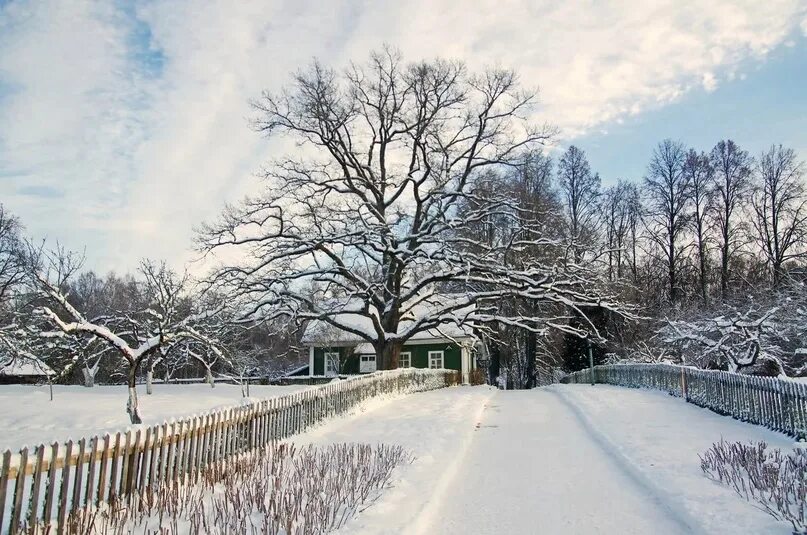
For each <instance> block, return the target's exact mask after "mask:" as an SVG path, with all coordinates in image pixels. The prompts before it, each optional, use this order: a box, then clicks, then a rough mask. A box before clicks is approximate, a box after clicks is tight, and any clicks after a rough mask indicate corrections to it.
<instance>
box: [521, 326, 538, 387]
mask: <svg viewBox="0 0 807 535" xmlns="http://www.w3.org/2000/svg"><path fill="white" fill-rule="evenodd" d="M537 347H538V335H537V334H535V332H533V331H527V340H526V342H525V344H524V353H525V355H524V358H525V359H526V360H525V362H524V376H525V377H524V388H526V389H530V388H534V387H535V351H536V348H537Z"/></svg>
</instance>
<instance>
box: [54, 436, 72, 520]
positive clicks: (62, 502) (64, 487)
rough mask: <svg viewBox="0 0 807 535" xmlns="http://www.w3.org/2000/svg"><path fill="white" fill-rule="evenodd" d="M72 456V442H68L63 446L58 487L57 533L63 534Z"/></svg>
mask: <svg viewBox="0 0 807 535" xmlns="http://www.w3.org/2000/svg"><path fill="white" fill-rule="evenodd" d="M72 455H73V441H72V440H68V441H67V443H66V444H65V446H64V467H62V484H61V486H60V487H59V519H58V521H57V529H58V533H60V534H61V533H63V532H64V527H65V519H66V518H67V493H68V492H69V490H70V457H71V456H72Z"/></svg>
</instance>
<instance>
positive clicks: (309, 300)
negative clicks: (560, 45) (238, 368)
mask: <svg viewBox="0 0 807 535" xmlns="http://www.w3.org/2000/svg"><path fill="white" fill-rule="evenodd" d="M534 102H535V93H534V92H531V91H527V90H523V89H521V88H520V86H519V83H518V78H517V76H516V74H515V73H514V72H512V71H509V70H504V69H489V70H487V71H485V72H482V73H479V74H474V73H470V72H469V71H468V70H467V68H466V67H465V65H463V64H462V63H459V62H455V61H444V60H435V61H430V62H419V63H411V64H406V63H404V62H403V60H402V58H401V57H400V56H399V54H397V53H396V52H395V51H392V50H389V49H385V50H383V51H382V52H380V53H374V54H372V55H371V57H370V60H369V62H368V63H366V64H363V65H358V64H354V65H351V66H350V67H349V68H347V69H346V70H344V71H339V72H337V71H335V70H332V69H329V68H326V67H325V66H323V65H321V64H320V63H318V62H315V63H314V64H313V65H312V66H311V67H310V68H308V69H304V70H302V71H299V72H298V73H297V74H295V75H294V76H293V81H292V83H291V84H290V85H289V86H287V87H286V89H284V90H283V91H281V92H280V93H279V94H273V93H269V92H266V93H264V94H263V96H262V97H261V98H260V99H258V100H256V101H255V102H254V103H253V107H254V109H255V112H256V114H257V115H256V117H255V119H254V122H253V126H254V128H255V129H256V130H257V131H258V132H260V133H262V134H265V135H267V136H277V135H282V136H287V138H288V139H290V140H293V141H294V142H295V143H296V144H297V149H296V150H295V151H294V152H293V153H292V154H291V155H289V156H287V157H281V158H278V159H275V160H273V161H271V162H269V163H268V164H267V165H266V167H265V169H264V172H263V175H264V178H265V188H264V190H263V192H262V193H261V194H260V195H258V196H255V197H251V198H248V199H246V200H245V201H243V202H242V203H240V204H239V205H237V206H231V207H228V208H227V209H226V210H225V212H224V214H223V216H222V217H221V218H220V219H219V220H218V221H216V222H213V223H210V224H207V225H205V226H204V227H203V228H202V229H201V232H200V236H199V244H200V248H201V250H202V251H205V252H206V253H207V254H208V255H214V256H216V257H218V258H223V257H226V258H238V259H239V260H237V261H222V262H221V267H220V269H217V270H216V272H215V274H214V275H213V280H214V281H215V282H216V283H217V284H220V285H222V286H223V287H226V288H227V289H228V290H227V291H228V295H232V296H234V297H236V298H239V299H243V300H244V302H250V303H253V305H252V307H251V309H250V310H248V311H247V313H248V314H252V315H257V316H264V317H274V316H277V315H287V316H292V317H295V318H297V319H298V320H319V321H321V322H324V323H325V324H328V325H331V326H333V327H335V328H337V329H340V330H342V331H344V332H347V333H350V334H352V335H355V336H357V337H358V338H360V339H361V340H363V341H365V342H367V343H370V344H372V345H373V347H374V348H375V352H376V355H377V361H378V368H379V369H389V368H395V367H397V364H398V355H399V353H400V349H401V347H402V345H403V344H404V342H406V341H407V340H408V339H409V338H411V337H412V336H413V335H414V334H416V333H418V332H422V331H424V330H428V329H434V328H440V327H441V326H444V325H446V324H454V325H463V324H467V323H469V322H471V321H494V320H499V319H502V320H507V321H510V322H512V323H514V324H522V323H528V320H529V319H530V318H525V317H521V316H519V317H515V318H500V317H498V316H497V314H496V312H495V310H494V308H492V307H486V306H485V305H484V304H483V303H485V302H486V300H487V301H488V302H493V301H495V300H500V299H508V298H512V297H522V298H526V299H534V300H538V301H542V302H555V303H560V304H562V305H563V306H565V307H570V308H577V307H579V306H581V305H602V306H606V307H616V303H615V302H613V301H612V300H610V299H609V298H608V297H606V296H603V295H600V294H599V293H598V292H597V290H596V287H595V282H594V281H596V277H594V278H592V277H591V274H590V273H587V272H586V273H584V271H585V268H581V267H577V266H566V265H563V264H562V263H554V264H553V265H551V266H548V265H546V264H544V263H540V262H536V263H535V264H532V265H530V266H528V267H524V268H514V267H511V266H509V265H508V264H507V262H504V259H505V257H506V256H507V255H509V254H512V253H513V252H518V251H522V250H524V249H525V248H527V247H528V246H532V245H533V244H535V243H536V242H538V241H540V240H541V239H542V238H541V237H540V234H539V233H538V232H536V231H528V232H525V233H522V235H521V236H519V237H518V238H517V239H514V240H512V241H510V242H507V243H495V244H494V245H486V244H481V243H478V242H477V241H474V243H473V245H474V246H473V247H470V246H469V245H470V242H471V241H472V240H469V238H467V234H466V233H464V232H463V230H464V229H465V228H467V227H468V226H469V225H470V224H471V223H473V222H476V221H480V220H484V219H485V218H488V217H491V216H493V215H497V216H498V215H501V216H502V217H510V218H513V217H515V216H514V214H515V213H517V208H516V207H514V206H513V204H514V203H513V202H512V199H510V198H509V197H508V196H507V195H506V194H505V192H496V191H494V192H490V194H486V195H488V196H487V197H486V198H484V199H480V198H479V197H478V196H477V192H476V189H475V185H476V183H477V181H478V180H479V178H480V177H481V176H483V174H484V173H485V171H487V170H491V169H497V168H503V167H508V166H512V165H514V164H516V163H517V162H518V161H520V160H521V159H522V158H523V154H524V153H525V152H527V151H529V150H535V149H537V148H540V147H541V146H542V145H543V144H544V143H546V142H547V141H548V140H550V139H551V137H552V135H553V133H554V130H553V129H552V128H551V127H548V126H542V125H536V124H533V123H531V122H530V121H529V120H528V117H529V116H530V113H531V107H532V106H533V104H534ZM469 199H472V200H476V201H480V202H478V203H469V205H472V206H476V208H474V209H473V211H471V212H466V213H464V214H463V217H462V218H460V217H458V206H459V205H460V204H461V203H462V202H463V201H464V200H469ZM219 255H222V256H219ZM446 287H451V288H452V291H453V292H454V293H455V295H454V296H453V297H452V299H449V300H446V299H444V298H443V297H442V295H444V289H445V288H446ZM312 288H313V290H311V291H309V289H312ZM474 288H485V289H484V290H476V289H474ZM417 306H428V307H429V309H430V310H431V311H432V312H431V313H430V314H429V315H428V316H427V317H420V318H418V319H415V320H412V321H403V320H404V319H406V318H408V317H411V315H412V311H413V309H414V308H415V307H417ZM357 319H360V320H361V321H363V322H364V324H365V325H367V326H368V327H366V328H363V327H362V328H359V327H357Z"/></svg>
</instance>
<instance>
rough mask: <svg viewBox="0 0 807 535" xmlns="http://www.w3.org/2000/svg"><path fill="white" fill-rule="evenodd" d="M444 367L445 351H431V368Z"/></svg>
mask: <svg viewBox="0 0 807 535" xmlns="http://www.w3.org/2000/svg"><path fill="white" fill-rule="evenodd" d="M442 367H443V352H442V351H429V368H442Z"/></svg>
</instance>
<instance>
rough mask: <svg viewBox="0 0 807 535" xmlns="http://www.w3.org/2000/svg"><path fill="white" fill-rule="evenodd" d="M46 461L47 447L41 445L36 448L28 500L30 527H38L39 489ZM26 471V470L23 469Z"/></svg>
mask: <svg viewBox="0 0 807 535" xmlns="http://www.w3.org/2000/svg"><path fill="white" fill-rule="evenodd" d="M44 459H45V445H44V444H40V445H39V446H37V448H36V461H34V469H33V472H32V473H31V495H30V496H29V498H28V527H29V529H32V528H34V527H35V526H36V525H37V512H38V511H37V509H39V489H40V486H41V483H42V461H43V460H44ZM23 471H24V469H23Z"/></svg>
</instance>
